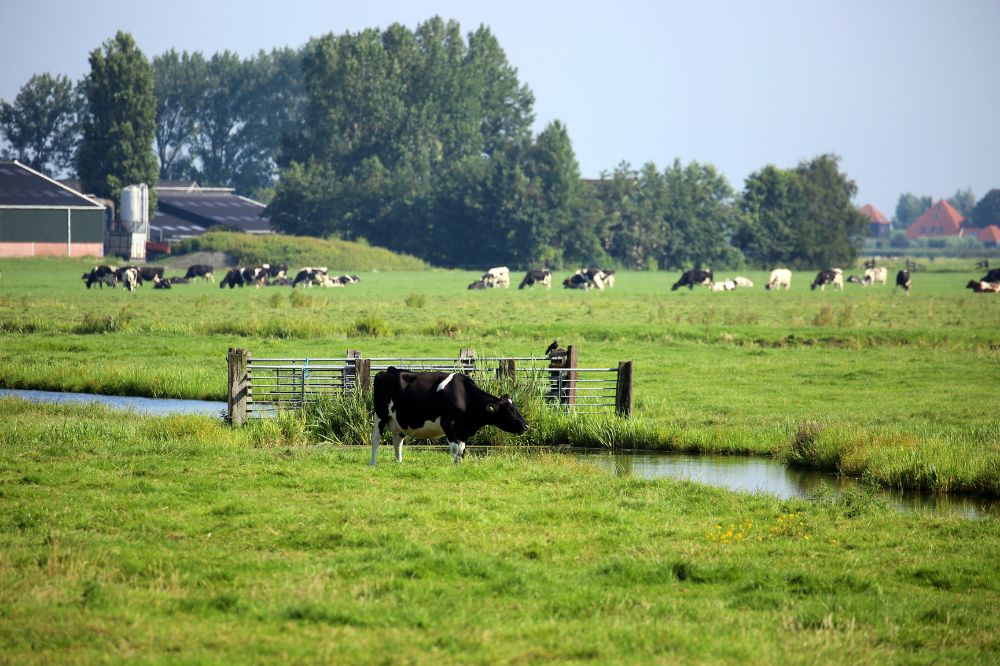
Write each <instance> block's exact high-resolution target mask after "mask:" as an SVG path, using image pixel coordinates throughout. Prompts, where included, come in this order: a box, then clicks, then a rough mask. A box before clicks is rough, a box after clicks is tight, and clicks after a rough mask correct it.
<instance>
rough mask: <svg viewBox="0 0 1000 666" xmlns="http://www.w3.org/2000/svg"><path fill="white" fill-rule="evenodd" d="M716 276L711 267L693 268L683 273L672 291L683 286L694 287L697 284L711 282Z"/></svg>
mask: <svg viewBox="0 0 1000 666" xmlns="http://www.w3.org/2000/svg"><path fill="white" fill-rule="evenodd" d="M714 278H715V275H714V274H713V273H712V269H711V268H705V269H701V268H692V269H691V270H689V271H684V273H683V274H682V275H681V279H679V280H678V281H677V282H675V283H674V286H672V287H671V288H670V291H677V290H678V289H680V288H681V287H687V288H688V289H694V287H695V285H699V284H705V285H707V284H711V283H712V281H713V280H714Z"/></svg>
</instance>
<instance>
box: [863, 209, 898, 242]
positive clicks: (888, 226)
mask: <svg viewBox="0 0 1000 666" xmlns="http://www.w3.org/2000/svg"><path fill="white" fill-rule="evenodd" d="M858 212H859V213H861V214H862V215H864V216H865V217H867V218H868V222H869V225H868V235H869V236H872V237H874V238H888V237H889V235H890V234H891V233H892V222H890V221H889V218H887V217H886V216H885V215H883V214H882V211H880V210H879V209H878V208H876V207H875V206H873V205H871V204H865V205H864V206H862V207H861V208H860V209H858Z"/></svg>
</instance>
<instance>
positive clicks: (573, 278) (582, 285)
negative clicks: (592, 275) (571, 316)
mask: <svg viewBox="0 0 1000 666" xmlns="http://www.w3.org/2000/svg"><path fill="white" fill-rule="evenodd" d="M592 286H593V283H592V282H591V281H590V279H588V278H587V276H586V275H585V274H583V273H580V272H577V273H574V274H573V275H570V276H569V277H568V278H566V279H565V280H563V288H564V289H583V290H584V291H586V290H587V289H590V288H591V287H592Z"/></svg>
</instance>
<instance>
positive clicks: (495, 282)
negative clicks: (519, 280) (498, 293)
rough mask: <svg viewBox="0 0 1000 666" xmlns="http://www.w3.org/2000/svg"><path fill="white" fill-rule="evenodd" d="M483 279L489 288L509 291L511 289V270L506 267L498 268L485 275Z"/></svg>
mask: <svg viewBox="0 0 1000 666" xmlns="http://www.w3.org/2000/svg"><path fill="white" fill-rule="evenodd" d="M481 279H482V280H483V282H485V283H486V285H487V286H488V287H492V288H494V289H496V288H498V287H503V288H504V289H507V288H508V287H510V269H509V268H507V267H506V266H496V267H494V268H491V269H489V270H488V271H486V272H485V273H483V277H482V278H481Z"/></svg>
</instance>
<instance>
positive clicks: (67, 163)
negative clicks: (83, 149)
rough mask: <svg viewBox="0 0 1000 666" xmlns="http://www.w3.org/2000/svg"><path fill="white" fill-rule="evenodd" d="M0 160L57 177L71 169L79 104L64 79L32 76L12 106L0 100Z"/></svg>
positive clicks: (76, 136)
mask: <svg viewBox="0 0 1000 666" xmlns="http://www.w3.org/2000/svg"><path fill="white" fill-rule="evenodd" d="M0 139H2V141H3V144H4V145H3V146H2V148H0V157H2V158H3V159H15V160H19V161H20V162H22V163H23V164H27V165H28V166H30V167H31V168H32V169H35V170H37V171H41V172H42V173H45V174H49V175H60V174H62V173H64V172H66V171H67V170H69V169H71V168H72V166H73V159H74V154H75V152H76V147H77V142H78V141H79V104H78V100H77V94H76V91H75V89H74V86H73V84H72V83H71V82H70V80H69V78H68V77H66V76H52V75H50V74H36V75H35V76H32V77H31V78H30V79H29V80H28V82H27V83H26V84H24V86H22V87H21V90H20V92H18V94H17V97H16V98H15V99H14V102H13V103H8V102H5V101H2V100H0Z"/></svg>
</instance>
